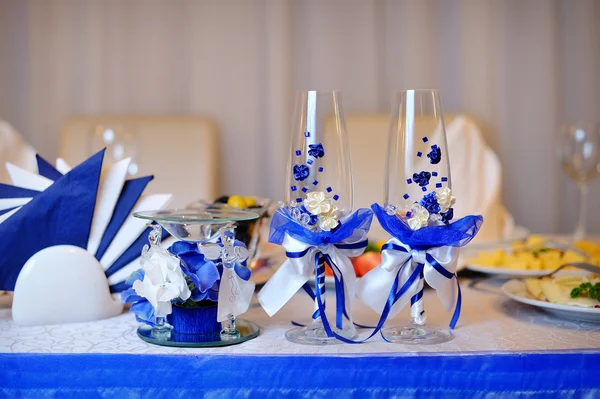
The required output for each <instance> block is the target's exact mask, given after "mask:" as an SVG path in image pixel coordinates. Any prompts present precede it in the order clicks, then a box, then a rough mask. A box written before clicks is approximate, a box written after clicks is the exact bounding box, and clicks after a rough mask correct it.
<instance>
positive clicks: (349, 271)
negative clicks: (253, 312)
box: [258, 234, 367, 317]
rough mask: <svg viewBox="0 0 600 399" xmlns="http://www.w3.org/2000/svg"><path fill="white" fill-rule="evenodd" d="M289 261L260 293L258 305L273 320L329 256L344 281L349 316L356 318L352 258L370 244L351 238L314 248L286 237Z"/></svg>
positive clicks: (285, 244)
mask: <svg viewBox="0 0 600 399" xmlns="http://www.w3.org/2000/svg"><path fill="white" fill-rule="evenodd" d="M281 245H282V246H283V247H284V248H285V250H286V253H287V256H288V259H287V260H286V261H285V262H284V263H283V264H282V265H281V267H280V268H279V269H278V270H277V272H276V273H275V274H274V275H273V276H272V277H271V278H270V279H269V281H268V282H267V284H265V286H264V287H263V288H262V289H261V290H260V292H259V294H258V301H259V302H260V304H261V305H262V307H263V308H264V309H265V311H266V312H267V314H268V315H269V316H273V315H274V314H275V313H277V311H279V309H281V307H282V306H283V305H285V304H286V303H287V302H288V301H289V300H290V298H291V297H292V296H293V295H294V294H295V293H296V292H298V290H299V289H300V288H302V286H303V285H304V284H306V282H307V281H308V279H309V278H310V277H311V275H312V274H313V272H314V271H315V265H316V263H317V261H318V259H319V257H321V256H329V257H330V259H331V263H332V265H330V266H331V268H332V270H333V272H334V274H335V277H336V278H337V280H338V281H343V288H344V293H345V295H344V302H345V309H346V312H347V315H348V316H349V317H351V315H352V309H351V306H352V300H353V299H354V296H355V294H356V275H355V274H354V268H353V267H352V262H350V259H349V258H348V257H350V256H358V255H360V254H362V253H363V252H364V250H365V248H366V245H367V241H366V240H364V238H361V239H358V240H357V239H355V238H353V237H350V238H348V239H346V240H344V241H341V242H338V243H335V244H324V245H320V246H313V245H311V244H306V243H304V242H302V241H299V240H297V239H294V238H292V237H290V236H289V235H288V234H286V235H285V238H284V239H283V243H282V244H281Z"/></svg>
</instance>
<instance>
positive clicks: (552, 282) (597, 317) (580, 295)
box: [502, 272, 600, 323]
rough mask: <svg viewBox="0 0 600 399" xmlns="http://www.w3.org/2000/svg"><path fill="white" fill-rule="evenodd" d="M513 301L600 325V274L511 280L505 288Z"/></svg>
mask: <svg viewBox="0 0 600 399" xmlns="http://www.w3.org/2000/svg"><path fill="white" fill-rule="evenodd" d="M502 291H503V292H504V294H505V295H506V296H508V297H509V298H511V299H513V300H515V301H517V302H521V303H524V304H527V305H531V306H535V307H538V308H541V309H543V310H545V311H547V312H550V313H553V314H555V315H557V316H559V317H563V318H568V319H573V320H580V321H591V322H596V323H600V275H597V274H589V273H577V272H564V273H558V274H557V275H555V276H552V277H537V278H528V279H526V280H516V279H515V280H510V281H507V282H506V283H505V284H504V285H503V286H502Z"/></svg>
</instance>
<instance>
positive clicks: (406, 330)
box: [381, 323, 454, 345]
mask: <svg viewBox="0 0 600 399" xmlns="http://www.w3.org/2000/svg"><path fill="white" fill-rule="evenodd" d="M381 333H382V334H383V336H384V338H385V339H386V340H388V341H390V342H395V343H399V344H416V345H434V344H441V343H444V342H448V341H451V340H452V339H454V335H453V334H452V333H451V332H450V331H449V330H447V329H443V328H438V327H435V326H430V325H427V324H426V325H423V326H420V325H417V324H414V323H409V324H406V325H399V326H394V327H389V328H384V329H382V330H381Z"/></svg>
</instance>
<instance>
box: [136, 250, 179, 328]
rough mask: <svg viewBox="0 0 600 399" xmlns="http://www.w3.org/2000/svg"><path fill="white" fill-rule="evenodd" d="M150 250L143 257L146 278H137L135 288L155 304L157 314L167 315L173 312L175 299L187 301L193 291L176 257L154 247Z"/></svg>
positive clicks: (139, 293) (140, 294)
mask: <svg viewBox="0 0 600 399" xmlns="http://www.w3.org/2000/svg"><path fill="white" fill-rule="evenodd" d="M151 251H152V253H151V254H149V253H150V252H151ZM148 252H149V253H148V254H149V255H150V256H146V257H145V258H144V259H142V269H143V270H144V273H145V275H144V279H143V280H142V281H140V280H136V281H135V282H134V283H133V289H134V290H135V292H136V293H137V294H138V295H139V296H142V297H144V298H146V299H147V300H148V302H150V303H151V304H152V306H154V309H155V310H156V314H157V315H159V316H166V315H167V314H169V313H171V301H172V300H173V299H177V298H181V299H182V300H184V301H185V300H186V299H188V298H189V297H190V295H191V292H190V289H189V288H188V285H187V283H186V281H185V276H184V275H183V272H182V271H181V267H180V266H179V260H178V259H177V258H176V257H174V256H172V255H169V254H168V253H166V252H164V253H161V252H158V251H155V250H152V249H151V250H150V251H148ZM148 254H147V255H148Z"/></svg>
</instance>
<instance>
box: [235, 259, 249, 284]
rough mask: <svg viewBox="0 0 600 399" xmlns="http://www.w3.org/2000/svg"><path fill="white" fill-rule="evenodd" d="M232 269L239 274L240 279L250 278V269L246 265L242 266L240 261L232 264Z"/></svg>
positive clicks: (246, 279)
mask: <svg viewBox="0 0 600 399" xmlns="http://www.w3.org/2000/svg"><path fill="white" fill-rule="evenodd" d="M234 270H235V273H236V274H237V275H238V276H240V278H241V279H242V280H245V281H248V280H250V275H251V274H252V273H251V272H250V269H248V268H247V267H244V266H242V265H241V264H240V263H236V264H235V266H234Z"/></svg>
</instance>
